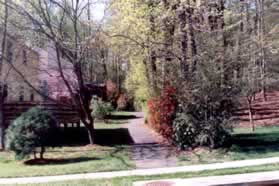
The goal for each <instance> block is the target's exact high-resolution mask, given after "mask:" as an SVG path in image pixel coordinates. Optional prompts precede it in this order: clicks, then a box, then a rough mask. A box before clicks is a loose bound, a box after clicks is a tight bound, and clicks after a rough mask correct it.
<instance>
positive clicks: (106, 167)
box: [0, 146, 134, 178]
mask: <svg viewBox="0 0 279 186" xmlns="http://www.w3.org/2000/svg"><path fill="white" fill-rule="evenodd" d="M45 158H46V159H50V160H51V161H50V163H49V164H46V165H40V164H37V165H25V164H24V162H17V161H14V156H13V154H12V153H8V152H1V153H0V177H2V178H3V177H24V176H47V175H62V174H74V173H87V172H102V171H118V170H127V169H132V168H134V166H133V164H132V163H131V161H130V160H129V155H128V150H127V147H125V146H117V147H104V146H94V147H90V146H88V147H86V146H85V147H63V148H55V149H49V151H48V152H47V153H46V155H45Z"/></svg>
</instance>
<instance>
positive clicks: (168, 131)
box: [148, 86, 177, 139]
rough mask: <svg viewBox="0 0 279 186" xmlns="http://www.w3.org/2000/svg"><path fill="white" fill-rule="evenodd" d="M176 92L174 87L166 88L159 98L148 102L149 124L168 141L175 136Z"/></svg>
mask: <svg viewBox="0 0 279 186" xmlns="http://www.w3.org/2000/svg"><path fill="white" fill-rule="evenodd" d="M175 92H176V91H175V89H174V88H173V87H171V86H166V87H165V88H164V90H163V91H162V95H161V96H160V97H159V98H154V99H151V100H149V101H148V110H149V114H148V116H149V117H148V123H149V124H150V125H151V127H152V128H154V129H155V130H156V131H157V132H159V133H160V134H162V135H163V136H164V137H166V138H168V139H171V138H172V135H173V131H172V130H173V128H172V123H173V120H174V117H175V111H176V106H177V100H176V96H175Z"/></svg>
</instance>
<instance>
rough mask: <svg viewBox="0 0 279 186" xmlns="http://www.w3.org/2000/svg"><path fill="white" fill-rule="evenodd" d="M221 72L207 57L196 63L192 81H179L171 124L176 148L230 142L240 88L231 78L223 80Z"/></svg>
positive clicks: (218, 144) (227, 143) (212, 145)
mask: <svg viewBox="0 0 279 186" xmlns="http://www.w3.org/2000/svg"><path fill="white" fill-rule="evenodd" d="M220 73H221V72H220V70H219V71H218V69H217V68H216V65H215V63H214V61H208V62H206V63H205V64H204V66H199V67H198V69H197V71H196V76H195V77H193V78H192V79H191V81H192V82H191V84H186V85H184V86H182V84H183V83H180V89H178V90H179V91H180V92H179V94H178V95H179V102H180V108H179V112H178V113H177V116H176V119H175V121H174V125H173V127H174V131H175V133H174V141H175V143H176V144H177V145H178V147H179V148H182V149H185V148H186V147H197V146H206V147H210V148H219V147H223V146H227V145H229V143H230V134H229V131H230V130H231V129H232V127H233V120H232V117H233V112H234V109H235V108H236V105H237V96H238V95H239V93H240V91H239V88H238V86H237V85H236V83H235V82H234V81H226V82H225V83H223V82H222V80H221V79H220Z"/></svg>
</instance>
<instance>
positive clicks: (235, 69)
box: [108, 0, 279, 148]
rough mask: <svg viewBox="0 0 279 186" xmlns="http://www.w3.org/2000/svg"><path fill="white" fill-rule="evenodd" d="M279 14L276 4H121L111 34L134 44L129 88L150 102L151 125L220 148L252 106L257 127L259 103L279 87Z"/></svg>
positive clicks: (219, 0) (128, 54)
mask: <svg viewBox="0 0 279 186" xmlns="http://www.w3.org/2000/svg"><path fill="white" fill-rule="evenodd" d="M278 9H279V4H278V2H277V1H274V0H266V1H263V0H248V1H242V0H214V1H201V0H185V1H176V0H175V1H174V0H172V1H170V0H162V1H156V0H147V1H138V0H131V1H127V0H119V1H113V2H112V6H111V11H112V16H111V19H110V21H109V22H108V23H109V25H110V28H109V32H110V36H114V37H113V40H112V41H113V42H114V43H115V41H114V40H116V41H117V44H118V45H121V44H122V43H123V44H122V46H123V45H124V46H126V47H125V50H124V51H123V52H122V55H123V57H124V58H128V59H129V71H128V76H127V79H126V82H129V84H128V86H126V88H127V89H128V92H129V93H130V94H132V96H134V97H135V100H136V103H137V104H139V103H141V104H142V106H143V107H146V103H147V102H149V104H148V105H149V106H148V108H147V110H149V116H148V117H149V123H151V125H152V126H155V128H156V129H157V130H159V132H161V133H163V134H164V135H166V136H169V137H170V138H172V137H173V133H174V132H173V130H174V131H175V141H178V144H179V146H180V147H181V148H184V146H187V145H190V146H196V145H207V146H210V147H218V146H222V145H223V143H226V141H228V140H226V138H227V137H228V136H229V132H228V129H231V128H232V126H233V125H232V123H233V120H232V118H233V117H232V116H233V112H234V110H235V109H237V107H238V106H239V105H240V104H247V107H248V108H249V112H250V120H251V129H252V130H254V126H253V108H252V106H251V104H252V102H253V99H254V97H255V95H256V94H259V93H260V94H261V97H262V100H263V101H265V100H266V92H267V91H269V90H272V89H273V88H276V83H277V82H278V81H277V77H278V75H277V70H275V69H276V68H277V66H278V64H277V60H278V39H279V38H278V36H279V35H278V32H279V28H278V21H277V20H276V19H275V17H277V16H278ZM135 76H137V78H135ZM131 84H133V86H131ZM170 87H171V88H172V89H173V91H174V92H175V93H174V94H172V95H171V97H166V94H167V95H169V94H168V93H166V92H168V91H169V88H170ZM146 91H147V92H146ZM169 96H170V95H169ZM240 98H245V100H246V101H245V102H244V103H243V101H242V102H239V100H240ZM173 99H175V100H177V102H176V101H173ZM167 100H169V102H168V101H167ZM166 102H167V103H166ZM173 107H174V108H175V109H173ZM166 108H167V109H166ZM154 109H155V110H154ZM166 117H167V119H166ZM174 118H177V119H176V120H175V123H174V124H173V120H174ZM158 125H159V127H158ZM166 128H167V129H166ZM180 130H182V131H184V132H185V133H187V132H189V134H188V136H189V138H190V139H184V138H185V135H184V138H183V137H181V136H179V135H180V134H185V133H183V132H179V131H180ZM190 133H191V134H190ZM186 138H187V135H186ZM182 139H183V140H182ZM181 140H182V141H184V143H181ZM185 141H187V142H185ZM189 141H190V142H189ZM218 143H220V144H218Z"/></svg>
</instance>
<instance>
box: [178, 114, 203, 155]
mask: <svg viewBox="0 0 279 186" xmlns="http://www.w3.org/2000/svg"><path fill="white" fill-rule="evenodd" d="M173 133H174V136H173V137H174V143H175V144H176V145H177V146H178V148H180V149H183V150H184V149H186V148H189V147H194V146H196V137H197V135H198V134H199V129H198V128H197V126H196V124H195V122H194V121H193V119H192V117H190V115H187V114H184V113H178V114H177V117H176V118H175V120H174V122H173Z"/></svg>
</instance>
